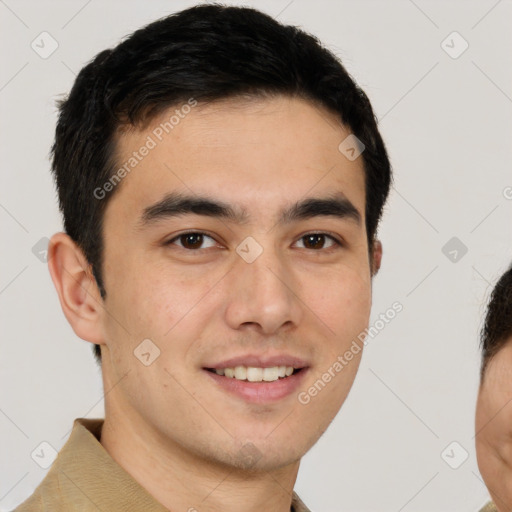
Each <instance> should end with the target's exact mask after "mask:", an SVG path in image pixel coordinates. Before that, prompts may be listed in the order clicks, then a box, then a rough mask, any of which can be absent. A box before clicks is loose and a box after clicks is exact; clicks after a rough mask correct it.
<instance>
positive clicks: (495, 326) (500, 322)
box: [480, 265, 512, 382]
mask: <svg viewBox="0 0 512 512" xmlns="http://www.w3.org/2000/svg"><path fill="white" fill-rule="evenodd" d="M511 338H512V265H511V266H510V267H509V268H508V270H507V271H506V272H505V273H504V274H503V275H502V276H501V277H500V279H499V280H498V282H497V283H496V285H495V287H494V288H493V290H492V292H491V297H490V299H489V304H488V306H487V313H486V316H485V322H484V325H483V327H482V330H481V333H480V346H481V348H482V365H481V370H480V380H481V382H483V380H484V377H485V371H486V369H487V366H488V365H489V362H490V361H491V359H492V358H493V357H494V356H495V355H496V354H497V353H498V352H499V351H500V350H501V349H502V348H503V347H504V345H505V344H506V343H507V342H508V341H509V340H510V339H511Z"/></svg>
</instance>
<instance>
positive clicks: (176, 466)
mask: <svg viewBox="0 0 512 512" xmlns="http://www.w3.org/2000/svg"><path fill="white" fill-rule="evenodd" d="M105 405H106V414H105V423H104V425H103V429H102V433H101V440H100V442H101V444H102V446H103V447H104V448H105V450H106V451H107V452H108V453H109V454H110V456H111V457H112V458H113V459H114V460H115V461H116V462H117V463H118V464H119V465H120V466H121V467H122V468H123V469H124V470H125V471H126V472H127V473H129V474H130V475H131V476H132V478H134V479H135V480H136V481H137V482H138V483H139V484H140V485H141V486H142V487H144V488H145V489H146V490H147V491H148V492H149V493H150V494H151V495H152V496H153V497H154V498H155V499H156V500H157V501H158V502H160V503H161V504H162V505H163V506H164V507H165V508H167V509H168V510H186V511H189V512H197V511H201V512H219V511H222V512H235V511H236V512H238V511H240V510H245V511H246V512H261V510H265V511H266V512H290V507H291V500H292V492H293V486H294V485H295V480H296V478H297V473H298V470H299V464H300V461H296V462H295V463H293V464H290V465H288V466H285V467H281V468H277V469H274V470H270V471H241V470H240V469H238V468H234V467H230V466H228V465H226V464H223V463H219V462H218V461H215V460H206V459H205V458H201V457H200V456H198V455H197V454H195V453H191V452H190V451H188V450H186V449H185V448H184V447H183V446H180V445H178V444H177V443H174V442H173V441H172V440H170V439H167V438H165V439H164V438H162V437H161V436H160V435H159V434H158V433H157V432H155V431H154V429H153V430H152V429H151V428H150V426H148V425H147V424H146V423H145V422H144V421H143V419H142V418H140V416H139V417H138V418H137V416H136V415H130V414H126V410H125V408H122V407H119V408H118V407H116V406H115V405H114V404H112V403H108V401H107V403H106V404H105Z"/></svg>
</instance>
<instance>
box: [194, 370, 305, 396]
mask: <svg viewBox="0 0 512 512" xmlns="http://www.w3.org/2000/svg"><path fill="white" fill-rule="evenodd" d="M203 371H204V372H206V373H207V374H208V375H209V376H210V377H211V378H212V379H213V380H214V381H215V382H216V383H217V384H218V385H219V386H220V387H221V388H222V389H224V390H225V391H227V392H229V393H231V394H233V395H235V396H238V397H240V398H243V399H244V400H246V401H247V402H251V403H255V404H264V403H269V402H277V401H278V400H281V399H283V398H285V397H287V396H289V395H291V394H292V393H293V392H294V391H296V390H297V389H298V387H299V386H300V384H301V382H302V381H303V380H304V377H305V375H306V373H307V372H308V368H302V369H301V370H300V372H297V373H294V374H293V375H290V376H289V377H285V378H283V379H278V380H275V381H273V382H264V381H263V382H249V381H245V380H238V379H235V378H232V377H224V376H223V375H217V374H216V373H215V372H211V371H209V370H205V369H203Z"/></svg>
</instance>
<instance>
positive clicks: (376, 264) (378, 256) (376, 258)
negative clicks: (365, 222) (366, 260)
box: [371, 240, 382, 277]
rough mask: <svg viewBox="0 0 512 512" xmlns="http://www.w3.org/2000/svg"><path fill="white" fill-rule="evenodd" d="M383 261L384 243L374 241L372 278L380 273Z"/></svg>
mask: <svg viewBox="0 0 512 512" xmlns="http://www.w3.org/2000/svg"><path fill="white" fill-rule="evenodd" d="M381 260H382V243H381V241H380V240H374V241H373V249H372V261H371V270H372V277H373V276H374V275H375V274H376V273H377V272H378V271H379V269H380V263H381Z"/></svg>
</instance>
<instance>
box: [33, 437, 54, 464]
mask: <svg viewBox="0 0 512 512" xmlns="http://www.w3.org/2000/svg"><path fill="white" fill-rule="evenodd" d="M30 456H31V457H32V460H33V461H34V462H35V463H36V464H37V465H38V466H39V467H41V468H43V469H48V468H49V467H50V466H51V465H52V464H53V461H54V460H55V458H56V457H57V450H56V449H55V448H54V447H53V446H52V445H51V444H50V443H48V442H47V441H43V442H41V443H39V444H38V445H37V447H36V448H35V449H34V450H33V451H32V453H31V454H30Z"/></svg>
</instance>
